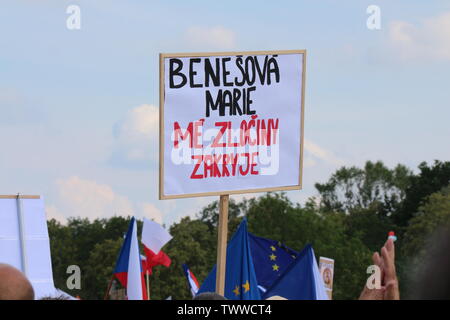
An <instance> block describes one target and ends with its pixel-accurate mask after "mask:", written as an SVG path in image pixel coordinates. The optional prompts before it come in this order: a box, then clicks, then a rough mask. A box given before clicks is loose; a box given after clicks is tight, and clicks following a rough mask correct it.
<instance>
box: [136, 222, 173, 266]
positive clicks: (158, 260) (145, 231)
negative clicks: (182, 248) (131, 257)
mask: <svg viewBox="0 0 450 320" xmlns="http://www.w3.org/2000/svg"><path fill="white" fill-rule="evenodd" d="M171 239H172V236H171V235H170V234H169V233H168V232H167V231H166V230H165V229H164V228H163V227H162V226H161V225H160V224H159V223H156V222H154V221H151V220H148V219H146V218H144V225H143V227H142V235H141V242H142V244H143V245H144V253H145V256H146V257H147V259H146V264H145V270H144V271H145V272H148V273H149V274H152V269H153V267H155V266H159V265H163V266H165V267H169V266H170V264H171V263H172V261H171V260H170V258H169V256H168V255H167V254H166V253H165V252H163V251H162V250H161V248H162V247H163V246H164V245H165V244H166V243H167V242H169V241H170V240H171Z"/></svg>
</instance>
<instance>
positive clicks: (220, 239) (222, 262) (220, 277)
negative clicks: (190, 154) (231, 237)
mask: <svg viewBox="0 0 450 320" xmlns="http://www.w3.org/2000/svg"><path fill="white" fill-rule="evenodd" d="M229 199H230V195H228V194H223V195H220V201H219V225H218V235H217V269H216V292H217V293H218V294H220V295H222V296H225V270H226V260H227V237H228V201H229Z"/></svg>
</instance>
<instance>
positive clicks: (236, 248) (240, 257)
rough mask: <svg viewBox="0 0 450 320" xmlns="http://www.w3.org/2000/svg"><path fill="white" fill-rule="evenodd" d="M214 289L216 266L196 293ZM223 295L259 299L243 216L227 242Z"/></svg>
mask: <svg viewBox="0 0 450 320" xmlns="http://www.w3.org/2000/svg"><path fill="white" fill-rule="evenodd" d="M215 291H216V266H214V268H213V270H212V271H211V272H210V273H209V275H208V277H207V278H206V279H205V281H204V282H203V284H202V286H201V287H200V289H199V290H198V293H197V294H199V293H202V292H215ZM225 297H226V298H227V299H230V300H261V296H260V293H259V290H258V283H257V281H256V274H255V269H254V266H253V260H252V256H251V251H250V243H249V234H248V232H247V220H246V219H245V218H244V220H243V221H242V222H241V224H240V225H239V228H238V229H237V231H236V233H235V234H234V235H233V238H232V239H231V240H230V242H229V243H228V247H227V262H226V273H225Z"/></svg>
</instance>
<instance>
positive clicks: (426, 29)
mask: <svg viewBox="0 0 450 320" xmlns="http://www.w3.org/2000/svg"><path fill="white" fill-rule="evenodd" d="M388 35H389V42H390V46H391V47H392V48H393V49H394V50H395V52H396V53H397V54H398V55H399V56H400V58H402V59H423V58H431V59H442V60H450V12H446V13H443V14H440V15H438V16H435V17H432V18H428V19H424V20H423V21H422V23H421V24H420V25H417V26H416V25H414V24H411V23H408V22H405V21H394V22H392V23H391V24H390V25H389V29H388Z"/></svg>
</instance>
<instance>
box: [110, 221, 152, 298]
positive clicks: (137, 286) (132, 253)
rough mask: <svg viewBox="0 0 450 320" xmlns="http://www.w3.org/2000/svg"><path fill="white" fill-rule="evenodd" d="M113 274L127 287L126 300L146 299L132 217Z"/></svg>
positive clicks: (134, 223) (134, 224)
mask: <svg viewBox="0 0 450 320" xmlns="http://www.w3.org/2000/svg"><path fill="white" fill-rule="evenodd" d="M114 276H115V277H116V278H117V279H118V280H119V282H120V283H121V284H122V285H123V286H124V287H125V288H126V289H127V297H128V300H146V299H147V293H146V289H145V281H144V276H143V272H142V266H141V257H140V253H139V242H138V238H137V224H136V219H135V218H134V217H133V218H132V219H131V221H130V226H129V227H128V231H127V234H126V236H125V240H124V242H123V245H122V249H121V250H120V254H119V258H118V259H117V263H116V268H115V269H114Z"/></svg>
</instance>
